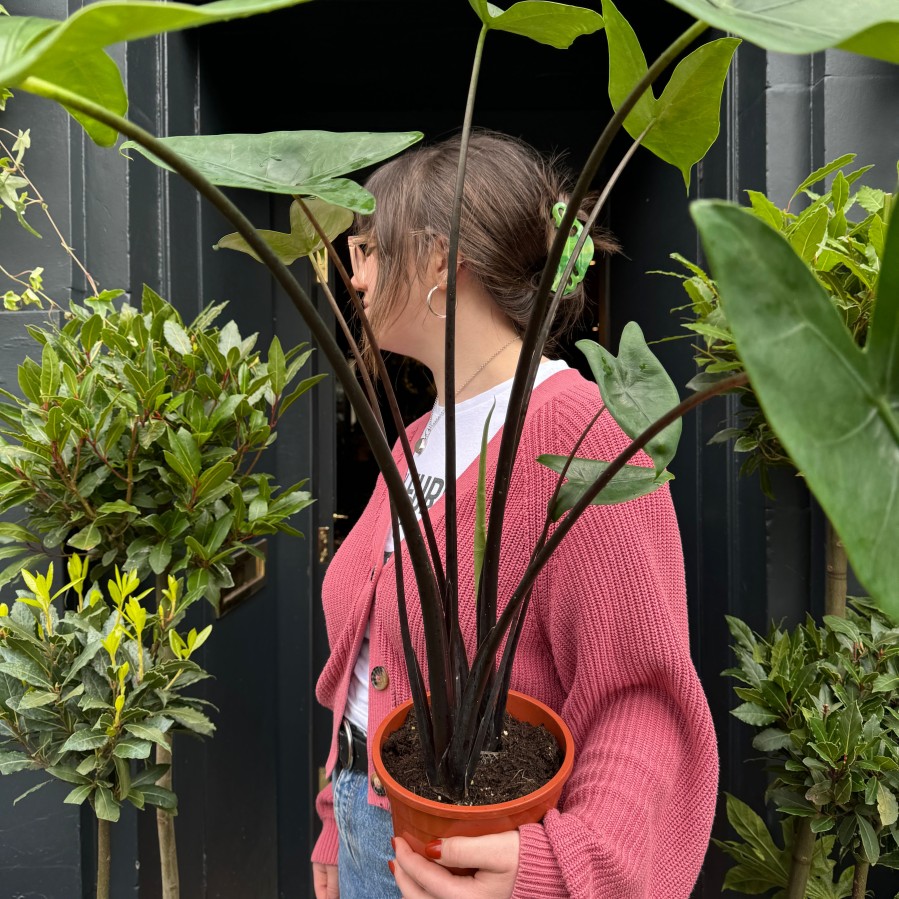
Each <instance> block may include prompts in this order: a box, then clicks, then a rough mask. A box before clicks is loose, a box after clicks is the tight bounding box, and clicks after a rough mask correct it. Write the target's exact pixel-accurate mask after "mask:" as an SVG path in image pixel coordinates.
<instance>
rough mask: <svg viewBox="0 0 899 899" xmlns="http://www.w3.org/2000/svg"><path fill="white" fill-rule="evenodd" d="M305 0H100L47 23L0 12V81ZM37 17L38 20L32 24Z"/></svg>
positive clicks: (10, 83) (17, 79) (15, 79)
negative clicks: (202, 0)
mask: <svg viewBox="0 0 899 899" xmlns="http://www.w3.org/2000/svg"><path fill="white" fill-rule="evenodd" d="M305 2H306V0H216V2H215V3H206V4H204V5H202V6H190V5H188V4H187V3H164V2H152V0H101V2H99V3H92V4H91V5H90V6H85V7H84V8H83V9H80V10H78V12H76V13H74V14H73V15H71V16H69V18H68V19H66V20H65V21H64V22H59V23H57V24H55V27H53V28H48V27H47V22H48V20H46V19H38V20H34V19H31V20H29V19H28V18H23V17H19V16H9V17H7V16H3V17H2V18H0V84H2V85H3V86H4V87H15V86H16V85H17V84H19V83H20V82H21V81H22V80H23V79H25V78H27V77H28V76H29V75H39V74H40V73H41V71H42V66H46V65H50V64H52V65H56V64H59V63H60V61H62V60H64V59H72V58H75V57H81V56H84V55H91V54H93V53H94V52H95V51H97V50H102V49H103V48H104V47H109V46H110V45H112V44H117V43H119V42H121V41H133V40H137V39H138V38H142V37H150V36H151V35H154V34H162V33H163V32H166V31H180V30H182V29H184V28H193V27H194V26H197V25H207V24H210V23H213V22H223V21H225V20H227V19H237V18H244V17H246V16H252V15H256V14H257V13H263V12H271V11H272V10H276V9H283V8H285V7H288V6H296V5H297V4H299V3H305ZM35 23H37V24H35Z"/></svg>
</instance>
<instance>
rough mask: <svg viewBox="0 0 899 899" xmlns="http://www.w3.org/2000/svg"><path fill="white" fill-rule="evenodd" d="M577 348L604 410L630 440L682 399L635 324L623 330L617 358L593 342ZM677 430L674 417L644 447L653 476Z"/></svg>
mask: <svg viewBox="0 0 899 899" xmlns="http://www.w3.org/2000/svg"><path fill="white" fill-rule="evenodd" d="M577 348H578V349H579V350H580V351H581V352H582V353H583V354H584V355H585V356H586V357H587V361H588V362H589V363H590V369H591V371H592V372H593V377H594V378H596V383H597V384H598V385H599V392H600V394H601V397H602V401H603V402H604V403H605V404H606V408H607V409H608V410H609V412H610V413H611V415H612V418H614V419H615V421H616V422H618V424H619V426H620V427H621V430H622V431H624V433H625V434H627V436H628V437H630V438H632V439H633V438H635V437H638V436H639V435H640V434H642V433H643V431H644V430H646V428H648V427H649V426H650V425H651V424H654V423H655V422H656V421H657V420H658V419H660V418H661V417H662V416H663V415H665V413H667V412H670V411H671V409H673V408H674V407H675V406H676V405H677V404H678V402H679V401H680V397H679V396H678V393H677V388H676V387H675V386H674V382H673V381H672V380H671V378H670V377H668V373H667V372H666V371H665V369H664V367H663V366H662V364H661V362H659V360H658V359H657V358H656V356H655V354H654V353H653V352H652V351H651V350H650V349H649V347H648V346H647V343H646V340H645V339H644V337H643V332H642V331H641V330H640V326H639V325H638V324H637V323H636V322H628V323H627V324H626V325H625V326H624V330H623V331H622V333H621V342H620V343H619V348H618V356H617V357H616V356H613V355H612V354H611V353H610V352H609V351H608V350H607V349H605V347H602V346H600V345H599V344H598V343H594V342H593V341H591V340H579V341H578V342H577ZM681 430H682V424H681V420H680V419H677V420H676V421H675V422H673V423H672V424H670V425H669V426H668V427H667V428H665V430H664V431H662V433H661V434H657V435H656V436H655V437H653V438H652V440H650V441H649V443H647V444H646V452H647V453H648V454H649V456H650V457H651V458H652V461H653V462H654V463H655V468H656V473H657V474H658V473H661V472H662V471H663V470H664V469H665V468H666V467H667V465H668V463H669V462H670V461H671V460H672V459H673V458H674V453H675V451H676V450H677V444H678V442H679V440H680V435H681Z"/></svg>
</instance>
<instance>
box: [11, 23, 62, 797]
mask: <svg viewBox="0 0 899 899" xmlns="http://www.w3.org/2000/svg"><path fill="white" fill-rule="evenodd" d="M0 21H2V19H0ZM48 783H51V781H49V780H42V781H41V782H40V783H39V784H36V785H35V786H33V787H32V788H31V789H30V790H26V791H25V792H24V793H22V795H21V796H16V798H15V799H13V801H12V804H13V805H18V804H19V803H20V802H21V801H22V800H23V799H24V798H25V797H26V796H30V795H31V794H32V793H36V792H37V791H38V790H40V789H41V788H42V787H45V786H47V784H48Z"/></svg>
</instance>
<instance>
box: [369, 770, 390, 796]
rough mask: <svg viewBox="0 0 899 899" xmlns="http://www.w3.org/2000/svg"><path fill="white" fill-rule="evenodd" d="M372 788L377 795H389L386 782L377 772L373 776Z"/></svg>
mask: <svg viewBox="0 0 899 899" xmlns="http://www.w3.org/2000/svg"><path fill="white" fill-rule="evenodd" d="M371 788H372V790H374V792H375V795H377V796H386V795H387V790H385V789H384V784H382V783H381V778H380V777H378V775H377V774H372V776H371Z"/></svg>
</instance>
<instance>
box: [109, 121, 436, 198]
mask: <svg viewBox="0 0 899 899" xmlns="http://www.w3.org/2000/svg"><path fill="white" fill-rule="evenodd" d="M422 136H423V135H422V134H421V132H420V131H401V132H387V133H383V134H378V133H371V132H365V131H357V132H346V133H338V132H333V131H273V132H270V133H268V134H212V135H196V136H185V137H167V138H164V139H163V143H165V144H167V145H168V146H169V147H170V148H171V149H172V150H174V151H175V152H176V153H178V154H179V155H180V156H182V157H183V158H184V159H186V160H187V161H188V162H189V163H190V164H191V165H193V166H194V167H195V168H197V169H199V170H200V171H201V172H202V173H203V174H204V175H205V176H206V177H207V178H208V179H209V180H210V181H211V182H212V183H213V184H218V185H220V186H222V187H243V188H247V189H249V190H261V191H265V192H266V193H276V194H292V195H293V194H298V195H302V196H306V197H318V198H319V199H320V200H325V201H326V202H328V203H332V204H333V205H335V206H342V207H344V208H345V209H352V210H353V211H354V212H361V213H363V214H368V213H371V212H372V211H373V210H374V208H375V201H374V198H373V197H372V195H371V194H370V193H369V192H368V191H367V190H365V189H364V188H362V187H360V186H359V185H358V184H356V183H355V182H353V181H349V180H347V179H345V178H342V177H340V176H341V175H346V174H348V173H349V172H355V171H358V170H359V169H363V168H365V167H366V166H370V165H373V164H374V163H376V162H380V161H381V160H383V159H387V158H388V157H390V156H394V155H395V154H397V153H399V152H401V151H402V150H405V149H406V148H407V147H409V146H411V145H412V144H414V143H416V142H418V141H420V140H421V138H422ZM126 148H127V149H135V150H137V151H138V152H140V153H143V154H144V156H146V157H147V158H148V159H150V160H151V161H153V162H155V163H157V165H162V166H163V168H167V166H165V165H163V163H160V162H159V160H157V159H156V158H155V157H154V156H152V155H151V154H149V153H147V152H146V151H145V150H144V149H143V148H142V147H140V146H138V145H137V144H135V143H133V142H132V141H128V142H126V143H125V144H123V145H122V149H123V150H124V149H126Z"/></svg>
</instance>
